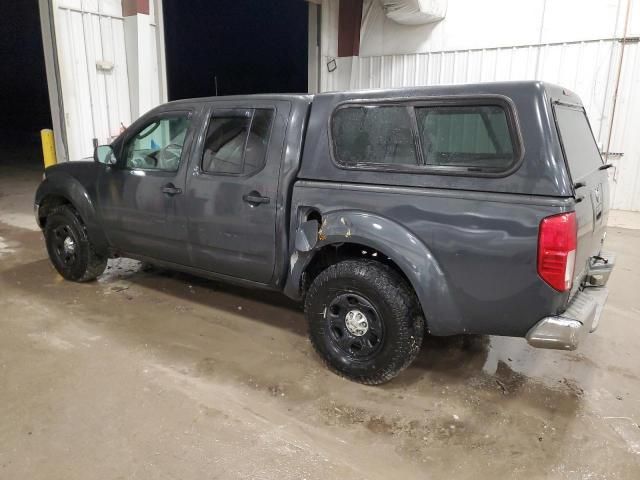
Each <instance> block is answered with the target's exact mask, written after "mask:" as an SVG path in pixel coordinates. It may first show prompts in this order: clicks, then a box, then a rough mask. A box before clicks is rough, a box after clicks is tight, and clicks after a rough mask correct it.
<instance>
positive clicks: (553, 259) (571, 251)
mask: <svg viewBox="0 0 640 480" xmlns="http://www.w3.org/2000/svg"><path fill="white" fill-rule="evenodd" d="M577 237H578V228H577V225H576V213H575V212H569V213H562V214H560V215H553V216H551V217H547V218H544V219H542V222H540V232H539V234H538V275H540V277H542V279H543V280H544V281H545V282H547V283H548V284H549V285H551V286H552V287H553V288H555V289H556V290H558V291H559V292H566V291H567V290H570V289H571V285H572V284H573V270H574V267H575V264H576V245H577V242H578V239H577Z"/></svg>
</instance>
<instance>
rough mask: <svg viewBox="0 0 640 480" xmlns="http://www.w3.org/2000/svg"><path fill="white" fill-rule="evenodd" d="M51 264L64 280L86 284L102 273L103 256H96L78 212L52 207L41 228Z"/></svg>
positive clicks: (68, 208) (71, 209)
mask: <svg viewBox="0 0 640 480" xmlns="http://www.w3.org/2000/svg"><path fill="white" fill-rule="evenodd" d="M44 236H45V241H46V244H47V252H48V253H49V258H50V259H51V263H52V264H53V266H54V267H55V269H56V270H57V271H58V273H59V274H60V275H62V276H63V277H64V278H65V279H67V280H72V281H74V282H88V281H90V280H93V279H95V278H96V277H97V276H98V275H100V274H101V273H102V272H104V269H105V268H106V266H107V257H104V256H101V255H98V254H97V253H96V252H95V250H94V247H93V245H92V244H91V241H90V240H89V237H88V236H87V231H86V228H85V226H84V224H83V223H82V220H81V219H80V217H79V216H78V213H77V212H76V211H75V210H74V209H73V208H72V207H70V206H68V205H62V206H59V207H56V208H54V209H53V210H52V211H51V213H49V215H48V216H47V223H46V226H45V229H44Z"/></svg>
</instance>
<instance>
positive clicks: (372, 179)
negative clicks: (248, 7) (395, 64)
mask: <svg viewBox="0 0 640 480" xmlns="http://www.w3.org/2000/svg"><path fill="white" fill-rule="evenodd" d="M608 167H609V165H606V164H604V163H603V161H602V158H601V156H600V153H599V150H598V147H597V145H596V142H595V140H594V137H593V134H592V131H591V128H590V126H589V122H588V119H587V116H586V114H585V110H584V108H583V106H582V103H581V101H580V98H578V96H576V95H575V94H574V93H572V92H570V91H568V90H566V89H563V88H561V87H558V86H554V85H550V84H546V83H542V82H508V83H487V84H475V85H457V86H433V87H418V88H405V89H396V90H368V91H356V92H335V93H322V94H318V95H249V96H230V97H215V98H204V99H195V100H180V101H175V102H171V103H168V104H165V105H162V106H159V107H157V108H155V109H153V110H152V111H150V112H149V113H147V114H145V115H144V116H143V117H142V118H140V119H139V120H137V121H136V122H135V123H134V124H133V125H131V126H130V127H129V128H128V129H127V130H126V131H125V132H124V133H122V135H121V136H120V137H118V138H117V139H116V140H115V141H114V142H113V143H112V144H111V145H108V146H99V147H98V148H97V149H96V151H95V158H94V160H93V161H78V162H67V163H64V164H60V165H57V166H54V167H51V168H48V169H47V170H46V177H45V179H44V180H43V182H42V184H41V185H40V187H39V188H38V191H37V194H36V198H35V214H36V217H37V220H38V223H39V225H40V227H41V228H42V229H43V232H44V237H45V240H46V246H47V250H48V253H49V256H50V258H51V262H52V263H53V266H54V267H55V268H56V270H57V271H58V272H59V273H60V275H62V276H63V277H64V278H65V279H68V280H73V281H80V282H82V281H89V280H92V279H94V278H96V276H98V275H100V274H101V273H102V272H103V271H104V269H105V265H106V264H107V260H108V259H109V258H110V257H115V256H126V257H131V258H135V259H140V260H143V261H146V262H150V263H152V264H158V265H161V266H163V267H168V268H172V269H177V270H182V271H186V272H190V273H192V274H195V275H201V276H204V277H211V278H215V279H222V280H225V281H229V282H234V283H238V284H241V285H244V286H246V287H249V288H263V289H271V290H275V291H281V292H284V294H286V295H287V296H289V297H291V298H293V299H297V300H299V301H301V302H302V303H304V309H305V315H306V318H307V321H308V323H309V334H310V337H311V343H312V345H313V346H314V347H315V349H316V350H317V352H318V353H319V355H320V356H321V357H322V358H323V359H324V360H325V361H326V363H327V365H328V366H329V368H331V369H332V370H333V371H335V372H337V373H339V374H341V375H343V376H346V377H347V378H350V379H352V380H355V381H358V382H362V383H366V384H379V383H383V382H385V381H387V380H389V379H391V378H393V377H394V376H395V375H397V374H398V373H399V372H400V371H401V370H402V369H403V368H405V367H406V366H408V365H409V364H410V363H411V361H412V360H413V359H414V358H415V357H416V355H417V354H418V351H419V349H420V347H421V344H422V339H423V336H424V335H425V334H426V333H429V334H431V335H457V334H487V335H505V336H514V337H525V338H526V339H527V341H528V342H529V343H530V344H531V345H533V346H535V347H544V348H556V349H566V350H571V349H575V348H576V347H577V346H578V343H579V342H580V340H581V339H582V338H583V336H584V334H585V333H588V332H590V331H593V330H594V329H595V328H596V327H597V325H598V319H599V317H600V312H601V309H602V305H603V303H604V301H605V297H606V289H605V284H606V283H607V280H608V278H609V275H610V273H611V271H612V269H613V265H614V257H613V255H610V254H608V253H605V252H603V251H602V244H603V242H604V239H605V227H606V224H607V214H608V210H609V187H608V172H607V168H608Z"/></svg>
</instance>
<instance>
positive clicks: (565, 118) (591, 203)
mask: <svg viewBox="0 0 640 480" xmlns="http://www.w3.org/2000/svg"><path fill="white" fill-rule="evenodd" d="M554 111H555V117H556V123H557V127H558V133H559V135H560V141H561V143H562V150H563V152H564V156H565V161H566V164H567V167H568V168H569V173H570V175H571V179H572V181H573V184H574V189H575V194H576V202H577V203H576V220H577V223H578V251H577V252H576V269H575V279H574V286H576V287H577V286H578V285H579V284H580V281H581V280H582V278H583V276H584V274H585V269H586V267H587V265H588V262H589V258H590V257H592V256H594V255H598V254H599V253H600V249H601V247H602V242H603V241H604V236H605V230H606V225H607V216H608V212H609V177H608V173H607V170H606V167H604V163H603V161H602V157H601V156H600V151H599V150H598V146H597V144H596V141H595V138H594V136H593V133H592V131H591V127H590V125H589V121H588V119H587V115H586V113H585V111H584V108H583V107H582V106H579V105H570V104H564V103H556V104H555V105H554Z"/></svg>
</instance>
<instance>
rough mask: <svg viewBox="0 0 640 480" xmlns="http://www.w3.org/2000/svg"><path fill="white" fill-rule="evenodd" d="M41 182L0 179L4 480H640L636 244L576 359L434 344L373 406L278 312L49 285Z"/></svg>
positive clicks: (288, 312)
mask: <svg viewBox="0 0 640 480" xmlns="http://www.w3.org/2000/svg"><path fill="white" fill-rule="evenodd" d="M40 175H41V174H40V173H39V172H38V171H37V170H36V169H31V170H29V169H23V168H13V167H3V168H2V169H0V331H1V334H0V478H7V479H9V478H10V479H18V478H29V479H30V480H31V479H65V480H67V479H83V480H84V479H87V478H114V479H115V478H145V479H147V478H153V479H155V478H158V479H161V478H180V479H184V480H188V479H203V478H225V479H226V478H231V479H236V478H256V479H303V478H306V479H309V480H311V479H316V478H317V479H327V478H341V479H361V478H368V479H387V478H407V479H408V478H421V479H422V478H434V479H439V478H460V479H485V478H486V479H489V478H491V479H493V478H527V479H532V478H551V479H604V478H607V479H638V478H640V427H639V426H638V423H639V422H640V381H639V376H640V367H639V366H640V351H639V349H638V338H640V288H639V287H638V285H639V284H640V273H639V272H640V230H625V229H621V228H610V229H609V234H608V237H607V249H609V250H613V251H616V252H617V254H618V257H617V261H618V265H617V269H616V271H615V272H614V273H613V275H612V278H611V280H610V286H611V293H610V296H609V300H608V303H607V306H606V308H605V310H604V313H603V317H602V320H601V324H600V328H599V329H598V331H597V332H596V333H595V334H593V335H590V336H589V337H588V338H587V339H586V341H585V342H584V344H583V345H582V347H581V348H580V349H579V350H578V351H576V352H557V351H545V350H535V349H532V348H530V347H528V346H527V345H526V343H525V342H524V340H521V339H510V338H497V337H482V336H473V337H452V338H428V339H426V340H425V343H424V346H423V350H422V353H421V354H420V356H419V358H418V360H417V361H416V362H415V363H414V365H413V366H411V367H410V368H409V369H408V370H406V371H405V372H404V373H403V374H402V375H401V376H400V377H398V378H397V379H395V380H394V381H392V382H391V383H389V384H386V385H383V386H381V387H365V386H361V385H357V384H354V383H351V382H348V381H346V380H343V379H341V378H339V377H337V376H335V375H333V374H331V373H330V372H328V371H327V370H326V369H325V368H324V367H323V366H322V364H321V362H320V360H319V359H318V357H317V356H316V355H315V353H313V350H312V348H311V345H310V344H309V342H308V341H307V338H306V325H305V322H304V318H303V315H302V313H301V309H300V307H299V306H298V305H296V304H295V303H292V302H290V301H288V300H287V299H286V298H285V297H283V296H281V295H279V294H275V293H270V292H257V291H252V290H247V289H241V288H236V287H230V286H227V285H224V284H221V283H218V282H211V281H207V280H202V279H198V278H195V277H191V276H188V275H183V274H179V273H173V272H169V271H164V270H159V269H156V268H153V267H150V266H145V265H141V264H140V263H138V262H135V261H132V260H126V259H119V260H116V261H111V262H110V263H109V268H108V270H107V272H106V273H105V275H103V276H102V277H101V278H100V279H99V281H97V282H93V283H89V284H74V283H69V282H65V281H63V280H62V279H61V278H60V277H59V276H58V275H57V274H56V273H55V272H54V270H53V268H52V267H51V266H50V264H49V262H48V260H47V257H46V253H45V250H44V244H43V241H42V237H41V234H40V232H39V231H38V230H37V228H36V227H35V223H34V221H33V218H32V213H31V208H32V207H31V203H32V198H33V192H34V189H35V186H36V184H37V182H38V180H39V176H40Z"/></svg>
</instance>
